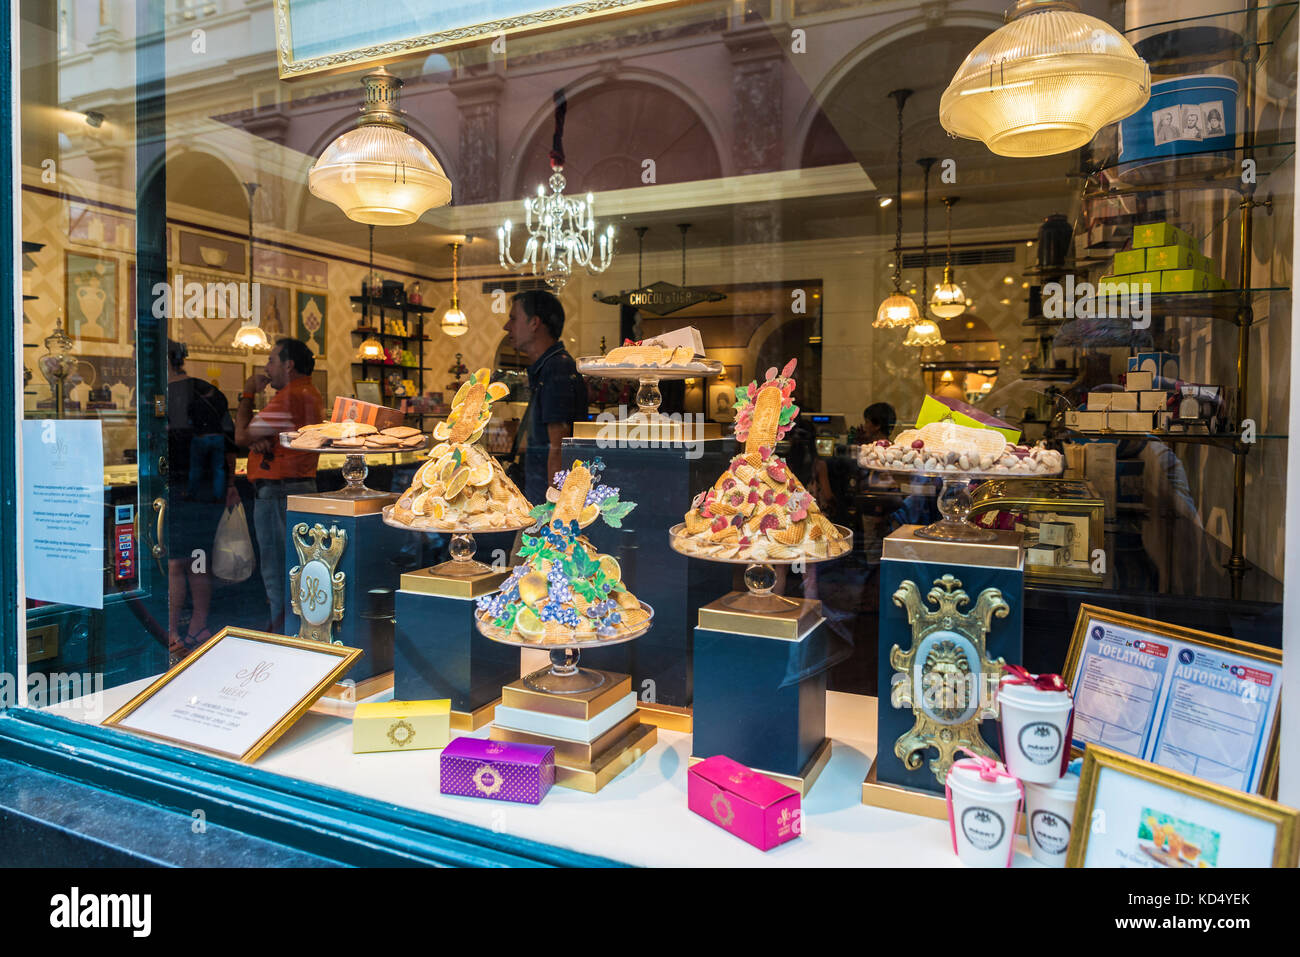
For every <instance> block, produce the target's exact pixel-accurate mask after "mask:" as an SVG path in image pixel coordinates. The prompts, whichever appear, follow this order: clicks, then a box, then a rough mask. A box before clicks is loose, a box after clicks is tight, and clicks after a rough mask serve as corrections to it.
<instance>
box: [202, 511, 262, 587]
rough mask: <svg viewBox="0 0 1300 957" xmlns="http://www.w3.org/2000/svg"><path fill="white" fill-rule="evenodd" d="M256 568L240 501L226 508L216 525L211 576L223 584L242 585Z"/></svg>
mask: <svg viewBox="0 0 1300 957" xmlns="http://www.w3.org/2000/svg"><path fill="white" fill-rule="evenodd" d="M256 567H257V559H256V558H255V557H254V556H253V539H252V537H251V536H249V534H248V519H247V518H246V517H245V515H244V504H243V502H240V503H239V504H238V505H236V506H235V507H234V508H228V509H226V511H225V512H224V513H223V514H222V516H221V521H220V522H218V523H217V537H216V540H215V541H214V542H213V543H212V574H214V575H216V576H217V577H218V578H220V579H221V580H222V581H224V582H242V581H244V580H245V579H247V578H248V576H250V575H252V574H253V570H254V569H255V568H256Z"/></svg>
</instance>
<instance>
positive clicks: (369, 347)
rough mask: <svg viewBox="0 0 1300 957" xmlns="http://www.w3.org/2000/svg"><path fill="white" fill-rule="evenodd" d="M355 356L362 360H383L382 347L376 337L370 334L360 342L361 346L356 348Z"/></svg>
mask: <svg viewBox="0 0 1300 957" xmlns="http://www.w3.org/2000/svg"><path fill="white" fill-rule="evenodd" d="M357 358H358V359H361V360H362V361H364V362H383V361H384V347H383V345H382V344H381V343H380V341H379V340H378V339H376V338H375V337H374V336H370V337H369V338H368V339H365V340H364V341H363V342H362V343H361V348H359V349H358V350H357Z"/></svg>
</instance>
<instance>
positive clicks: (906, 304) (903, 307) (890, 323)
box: [871, 292, 921, 329]
mask: <svg viewBox="0 0 1300 957" xmlns="http://www.w3.org/2000/svg"><path fill="white" fill-rule="evenodd" d="M920 318H921V312H920V310H919V309H917V308H916V301H915V300H914V299H913V298H912V297H911V296H905V295H903V294H902V293H901V292H896V293H894V294H893V295H892V296H890V297H889V298H888V299H886V300H885V301H884V302H882V303H881V304H880V308H879V309H877V310H876V321H875V322H873V323H872V324H871V325H872V327H874V328H876V329H901V328H902V327H903V326H910V325H912V324H914V323H915V322H916V321H917V320H918V319H920Z"/></svg>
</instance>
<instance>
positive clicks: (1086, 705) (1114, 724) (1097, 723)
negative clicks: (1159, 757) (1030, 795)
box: [1074, 625, 1169, 757]
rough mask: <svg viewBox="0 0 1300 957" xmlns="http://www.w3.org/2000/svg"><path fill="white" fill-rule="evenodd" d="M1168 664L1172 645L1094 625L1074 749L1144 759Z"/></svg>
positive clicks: (1077, 695)
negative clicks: (1100, 748)
mask: <svg viewBox="0 0 1300 957" xmlns="http://www.w3.org/2000/svg"><path fill="white" fill-rule="evenodd" d="M1168 662H1169V646H1168V645H1164V644H1160V643H1158V642H1153V641H1149V640H1143V639H1142V637H1141V636H1140V635H1138V634H1137V633H1135V632H1130V631H1128V629H1125V628H1117V627H1103V626H1102V625H1093V626H1092V629H1091V632H1090V634H1089V635H1088V644H1087V647H1086V649H1085V651H1084V654H1083V659H1082V661H1081V662H1080V663H1079V675H1078V678H1077V679H1076V681H1075V686H1074V713H1075V717H1074V738H1075V743H1076V744H1084V743H1091V744H1101V745H1105V746H1106V747H1108V748H1114V749H1115V750H1116V751H1122V752H1124V753H1125V754H1132V755H1136V756H1138V757H1141V755H1142V753H1143V751H1144V750H1145V749H1146V743H1147V737H1148V735H1149V734H1150V731H1151V725H1152V720H1153V718H1154V717H1155V707H1156V701H1157V699H1158V698H1159V697H1160V687H1161V685H1162V684H1163V683H1164V679H1165V670H1166V666H1167V665H1168Z"/></svg>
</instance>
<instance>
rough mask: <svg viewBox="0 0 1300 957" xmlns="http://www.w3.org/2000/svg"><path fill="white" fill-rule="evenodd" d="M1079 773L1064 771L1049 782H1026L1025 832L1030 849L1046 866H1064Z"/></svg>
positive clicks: (1077, 789) (1035, 857)
mask: <svg viewBox="0 0 1300 957" xmlns="http://www.w3.org/2000/svg"><path fill="white" fill-rule="evenodd" d="M1078 796H1079V776H1078V775H1077V774H1066V775H1065V777H1063V778H1061V779H1059V780H1057V781H1055V782H1053V783H1052V784H1032V783H1029V784H1026V785H1025V832H1026V833H1027V834H1028V836H1029V853H1030V854H1032V855H1033V857H1034V860H1036V861H1038V862H1039V863H1040V864H1046V865H1047V866H1048V867H1064V866H1065V856H1066V851H1068V850H1069V849H1070V828H1071V827H1072V826H1073V823H1074V802H1075V799H1076V798H1078Z"/></svg>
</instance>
